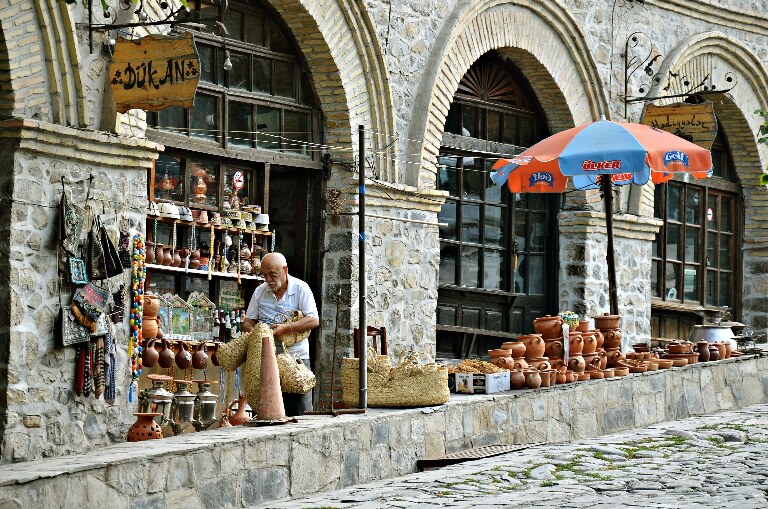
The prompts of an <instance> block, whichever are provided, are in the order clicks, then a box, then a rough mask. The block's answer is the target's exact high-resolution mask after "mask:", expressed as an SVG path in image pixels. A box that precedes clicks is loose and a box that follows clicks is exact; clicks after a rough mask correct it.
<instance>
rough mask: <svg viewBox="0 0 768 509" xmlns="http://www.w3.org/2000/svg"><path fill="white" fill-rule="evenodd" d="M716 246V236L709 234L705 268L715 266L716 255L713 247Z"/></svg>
mask: <svg viewBox="0 0 768 509" xmlns="http://www.w3.org/2000/svg"><path fill="white" fill-rule="evenodd" d="M716 245H717V234H715V233H709V234H708V235H707V266H708V267H715V266H717V258H716V255H717V253H716V252H715V246H716Z"/></svg>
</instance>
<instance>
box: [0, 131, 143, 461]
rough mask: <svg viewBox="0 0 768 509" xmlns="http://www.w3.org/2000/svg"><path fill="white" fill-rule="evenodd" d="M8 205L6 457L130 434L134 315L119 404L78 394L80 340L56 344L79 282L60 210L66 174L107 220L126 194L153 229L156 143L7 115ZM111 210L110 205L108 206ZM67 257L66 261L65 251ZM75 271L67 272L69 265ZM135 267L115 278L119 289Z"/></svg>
mask: <svg viewBox="0 0 768 509" xmlns="http://www.w3.org/2000/svg"><path fill="white" fill-rule="evenodd" d="M0 146H1V147H2V150H0V154H2V156H1V157H2V159H3V160H2V163H3V166H4V167H5V168H8V172H7V173H4V175H3V178H4V179H5V182H3V185H2V189H3V199H4V203H5V204H8V205H9V206H5V207H2V210H3V211H4V212H3V214H5V215H6V217H7V218H8V221H7V222H4V223H2V224H4V225H8V227H9V229H8V230H6V231H5V232H4V233H3V237H5V238H6V239H7V241H6V242H3V247H2V250H3V254H2V255H1V256H0V259H2V260H3V264H4V265H5V266H6V267H5V269H4V270H2V274H3V275H4V276H5V277H7V283H8V284H7V285H6V286H5V288H6V289H7V291H6V292H2V293H0V308H2V309H3V310H4V314H5V315H6V316H4V318H6V319H5V320H3V322H2V330H1V333H2V344H3V348H2V350H0V356H1V357H0V365H2V366H3V368H4V369H5V370H7V378H5V377H3V378H2V379H0V393H2V397H3V400H4V401H3V402H4V403H5V404H3V405H2V408H3V416H2V422H3V424H4V426H3V428H4V429H3V434H2V446H1V447H0V449H1V450H2V455H1V456H0V461H1V462H8V461H22V460H28V459H32V458H39V457H42V456H55V455H61V454H67V453H73V452H79V451H83V450H84V449H85V448H92V447H94V446H103V445H107V444H109V443H111V442H114V441H116V440H122V439H123V434H124V432H125V429H126V427H127V426H128V425H129V423H130V422H131V419H132V416H131V413H132V412H133V410H132V409H131V407H130V405H129V404H128V403H127V394H126V390H127V388H128V382H127V377H128V366H129V363H128V360H127V358H126V345H127V334H128V325H127V320H126V321H125V322H124V323H123V324H122V326H121V327H119V329H118V330H119V331H120V335H119V338H118V340H119V345H118V357H117V366H118V371H117V374H118V378H117V384H118V393H117V399H118V404H116V405H114V406H109V405H107V404H106V403H105V402H104V400H103V399H100V400H96V399H95V398H93V397H92V396H91V397H83V396H80V397H78V396H76V395H75V394H74V391H73V381H74V374H75V349H74V348H73V347H68V348H61V347H57V346H55V344H54V335H55V334H54V322H55V318H56V316H57V314H58V312H59V295H60V293H61V298H62V300H63V303H64V304H68V303H69V300H68V299H69V296H70V292H71V287H70V286H69V285H66V284H65V285H60V282H59V278H58V274H59V266H58V263H57V241H56V239H57V233H58V231H57V218H58V203H59V201H60V198H61V192H62V185H61V179H62V177H63V178H64V179H65V181H66V182H67V184H66V188H67V193H69V194H70V196H71V197H72V199H73V201H75V202H76V203H80V204H83V203H84V202H85V197H86V193H87V186H88V178H89V176H93V177H94V179H93V182H92V184H91V190H90V201H89V202H88V203H89V204H90V205H91V206H92V207H93V208H94V210H95V211H96V213H98V214H99V215H101V217H102V219H103V220H104V222H105V223H106V224H107V225H110V227H112V225H113V224H114V220H115V219H114V218H115V214H116V213H119V208H120V207H121V205H122V203H123V202H124V199H125V207H126V210H127V215H128V219H129V223H130V225H131V227H132V228H136V227H137V226H138V227H140V228H141V229H142V230H143V229H144V225H143V223H144V214H145V209H146V194H145V190H146V185H147V184H146V182H147V181H146V176H147V166H149V165H150V164H151V162H152V160H153V159H154V158H155V157H157V149H156V147H155V146H154V145H153V144H151V143H148V142H146V141H143V140H137V139H133V140H131V139H126V138H118V137H116V136H106V135H102V134H96V133H84V132H80V131H76V130H74V129H70V128H66V127H60V126H55V125H52V124H46V123H43V122H33V121H29V120H27V121H20V120H19V121H6V122H2V127H1V128H0ZM9 198H10V199H9ZM102 210H103V211H104V213H103V214H102ZM61 261H62V262H63V260H61ZM64 274H65V275H66V271H65V272H64ZM129 277H130V275H129V273H128V272H126V273H124V275H123V276H117V277H115V278H112V279H111V280H110V281H109V286H110V287H111V288H112V289H113V290H117V288H118V286H119V284H120V283H126V284H127V283H128V281H129Z"/></svg>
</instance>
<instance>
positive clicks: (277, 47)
mask: <svg viewBox="0 0 768 509" xmlns="http://www.w3.org/2000/svg"><path fill="white" fill-rule="evenodd" d="M269 48H270V49H271V50H273V51H280V52H282V53H292V52H293V48H291V46H290V44H288V40H287V39H286V38H285V37H284V36H283V34H282V33H281V32H280V30H278V28H277V26H276V25H275V24H274V23H272V22H270V23H269Z"/></svg>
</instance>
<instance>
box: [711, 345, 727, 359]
mask: <svg viewBox="0 0 768 509" xmlns="http://www.w3.org/2000/svg"><path fill="white" fill-rule="evenodd" d="M712 344H713V345H715V346H716V347H717V351H718V353H719V354H720V360H723V359H725V358H726V357H725V343H723V342H720V343H712Z"/></svg>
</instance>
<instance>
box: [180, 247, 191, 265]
mask: <svg viewBox="0 0 768 509" xmlns="http://www.w3.org/2000/svg"><path fill="white" fill-rule="evenodd" d="M179 256H181V261H182V263H183V262H184V259H185V258H186V257H187V256H189V248H188V247H180V248H179Z"/></svg>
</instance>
